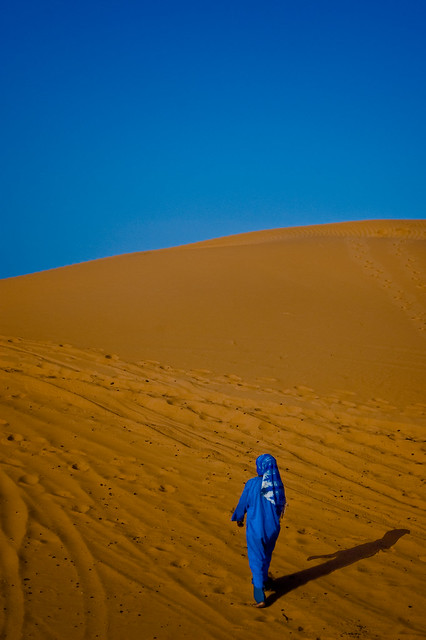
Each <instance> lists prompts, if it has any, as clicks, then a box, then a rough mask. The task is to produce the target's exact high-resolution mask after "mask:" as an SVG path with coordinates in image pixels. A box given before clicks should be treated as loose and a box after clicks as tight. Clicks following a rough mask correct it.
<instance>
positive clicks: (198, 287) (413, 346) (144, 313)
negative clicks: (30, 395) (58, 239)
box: [0, 221, 426, 402]
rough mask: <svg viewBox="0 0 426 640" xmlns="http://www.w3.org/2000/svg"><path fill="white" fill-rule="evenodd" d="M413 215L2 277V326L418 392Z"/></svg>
mask: <svg viewBox="0 0 426 640" xmlns="http://www.w3.org/2000/svg"><path fill="white" fill-rule="evenodd" d="M425 237H426V223H425V222H424V221H412V222H410V221H405V222H404V221H392V222H390V221H387V222H386V221H384V222H380V221H379V222H362V223H346V224H337V225H320V226H318V227H306V228H299V229H288V230H276V231H269V232H259V233H254V234H245V235H242V236H234V237H230V238H224V239H220V240H217V241H211V242H206V243H200V244H198V245H188V246H186V247H181V248H177V249H168V250H162V251H154V252H145V253H140V254H131V255H125V256H120V257H116V258H110V259H105V260H98V261H95V262H91V263H85V264H81V265H76V266H72V267H67V268H62V269H57V270H53V271H49V272H43V273H40V274H35V275H31V276H25V277H20V278H11V279H8V280H3V281H0V299H1V304H2V310H1V317H0V333H2V334H3V335H18V336H22V337H25V338H31V339H42V340H53V341H55V342H63V341H65V342H69V343H71V344H73V345H75V346H77V347H83V348H86V347H97V348H103V349H106V350H110V351H113V352H114V353H117V354H119V355H120V356H121V357H123V358H125V359H127V360H137V359H141V358H150V359H155V360H160V361H162V362H164V363H166V364H169V365H171V366H177V367H179V368H186V369H187V368H197V367H206V366H207V367H208V368H209V369H211V370H212V371H215V372H217V373H225V372H227V373H233V374H237V375H243V376H245V377H257V376H267V377H271V378H276V379H277V381H278V385H279V386H280V387H282V385H283V384H284V385H285V386H286V387H288V386H293V385H297V384H304V385H308V386H311V387H313V388H315V389H317V390H319V391H321V392H327V393H328V392H330V391H332V390H333V389H335V388H343V389H345V390H349V389H350V390H353V391H355V392H357V393H361V394H363V395H364V397H366V395H368V396H370V397H372V396H374V395H377V396H379V397H380V398H382V399H385V400H390V401H392V402H395V401H397V402H405V401H415V400H421V398H422V394H423V388H424V382H425V376H424V372H425V350H424V347H425V341H424V339H425V332H424V329H425V317H426V313H425V303H424V300H425V279H424V275H425V268H426V267H425V262H426V251H425Z"/></svg>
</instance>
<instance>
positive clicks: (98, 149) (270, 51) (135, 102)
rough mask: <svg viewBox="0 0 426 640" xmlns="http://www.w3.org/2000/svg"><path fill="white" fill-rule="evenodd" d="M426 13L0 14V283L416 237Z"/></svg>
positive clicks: (30, 4)
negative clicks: (78, 266) (392, 225)
mask: <svg viewBox="0 0 426 640" xmlns="http://www.w3.org/2000/svg"><path fill="white" fill-rule="evenodd" d="M425 26H426V3H425V2H424V0H404V1H402V0H401V1H399V2H395V1H392V0H386V1H385V0H380V1H379V0H358V1H357V2H355V1H354V0H352V1H347V0H298V1H297V2H294V1H292V2H290V1H287V0H262V2H261V1H260V0H259V1H257V2H255V1H253V0H244V1H242V0H241V1H240V0H235V1H234V0H226V2H224V1H223V2H222V1H221V0H216V1H215V2H203V1H202V0H197V1H195V0H194V1H188V0H179V1H178V0H176V1H174V2H173V1H169V0H156V1H155V2H154V1H152V0H151V1H150V2H145V1H144V0H102V1H101V0H84V1H82V0H73V1H72V2H71V1H69V0H68V1H66V0H2V3H1V19H0V55H1V60H2V63H1V65H0V81H1V87H2V99H1V101H0V123H1V125H0V126H1V144H0V164H1V167H0V169H1V174H0V175H1V183H0V206H1V209H2V218H1V219H2V222H1V235H0V237H1V240H0V277H9V276H14V275H19V274H24V273H30V272H34V271H40V270H43V269H49V268H53V267H58V266H62V265H65V264H72V263H76V262H81V261H85V260H90V259H95V258H99V257H105V256H109V255H117V254H120V253H127V252H132V251H143V250H147V249H156V248H162V247H167V246H173V245H180V244H185V243H189V242H194V241H198V240H203V239H208V238H213V237H219V236H223V235H229V234H232V233H241V232H245V231H253V230H258V229H266V228H275V227H286V226H295V225H306V224H317V223H323V222H334V221H336V222H337V221H341V220H355V219H368V218H425V217H426V215H425V204H426V135H425V129H426V124H425V121H426V118H425V114H426V80H425V78H426V69H425V66H426V38H425V36H424V33H425Z"/></svg>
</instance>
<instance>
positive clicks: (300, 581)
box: [266, 529, 410, 606]
mask: <svg viewBox="0 0 426 640" xmlns="http://www.w3.org/2000/svg"><path fill="white" fill-rule="evenodd" d="M406 533H410V531H409V530H408V529H393V530H392V531H388V532H387V533H385V535H384V536H383V538H380V539H379V540H374V541H373V542H366V543H364V544H360V545H358V546H356V547H352V549H344V550H343V551H336V552H335V553H330V554H329V555H326V556H311V557H310V558H308V560H319V559H320V558H331V559H330V560H328V562H323V563H322V564H318V565H316V566H315V567H312V568H310V569H304V570H303V571H298V572H297V573H292V574H290V575H288V576H282V577H281V578H276V579H275V580H274V581H273V584H272V586H271V590H272V591H273V592H274V593H272V595H270V596H269V597H268V598H267V599H266V605H267V606H269V605H271V604H273V603H274V602H275V601H276V600H278V598H281V597H282V596H284V595H285V594H286V593H289V592H290V591H293V589H297V588H298V587H301V586H302V585H304V584H306V583H307V582H310V581H311V580H316V579H317V578H321V577H322V576H327V575H328V574H329V573H332V572H333V571H336V570H337V569H342V568H343V567H347V566H348V565H350V564H353V563H354V562H358V560H363V559H364V558H370V557H371V556H374V555H375V554H376V553H378V552H379V551H384V550H385V549H390V548H391V547H392V546H393V545H394V544H395V543H396V542H398V540H399V539H400V538H402V536H405V534H406Z"/></svg>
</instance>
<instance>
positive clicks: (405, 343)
mask: <svg viewBox="0 0 426 640" xmlns="http://www.w3.org/2000/svg"><path fill="white" fill-rule="evenodd" d="M425 234H426V224H425V223H424V222H410V221H405V222H404V221H397V222H396V221H383V222H365V223H350V224H349V223H348V224H347V225H324V226H321V227H311V228H302V229H290V230H276V231H270V232H259V233H257V234H246V235H243V236H234V237H231V238H225V239H219V240H217V241H209V242H206V243H200V244H197V245H188V246H187V247H181V248H176V249H170V250H164V251H158V252H146V253H141V254H133V255H126V256H120V257H117V258H110V259H105V260H100V261H96V262H93V263H86V264H82V265H76V266H73V267H67V268H63V269H58V270H54V271H50V272H44V273H40V274H34V275H31V276H25V277H22V278H12V279H9V280H3V281H0V300H1V305H2V309H1V318H0V333H1V334H2V336H3V337H2V338H1V339H0V354H1V357H0V397H1V405H0V439H1V449H0V452H1V453H0V455H1V468H0V496H1V498H0V499H1V502H0V504H1V511H0V518H1V531H0V572H1V577H2V580H1V583H0V584H1V588H0V634H1V637H4V638H6V639H7V640H15V639H16V640H18V639H21V638H25V639H27V638H34V639H37V640H38V639H40V640H41V639H45V638H46V639H49V638H58V639H70V640H75V639H80V638H85V639H90V640H92V639H94V638H105V639H106V638H109V639H113V640H115V639H117V640H118V639H121V638H128V639H130V640H132V639H133V638H135V639H136V638H144V639H145V638H157V639H158V640H162V639H172V638H173V639H175V638H177V639H179V638H199V637H201V638H206V639H208V638H218V639H222V638H223V639H225V638H229V637H234V638H236V639H239V638H241V639H242V638H245V639H248V640H251V639H253V640H254V639H255V638H258V637H259V635H262V636H264V637H268V638H271V639H275V638H277V639H278V638H283V637H289V638H300V639H315V638H321V640H334V639H336V638H366V639H382V638H392V639H395V640H396V639H397V638H400V639H401V640H402V639H404V640H408V639H417V638H423V637H425V636H426V628H425V625H424V614H423V609H424V606H423V605H424V595H423V592H424V586H423V585H424V567H425V560H426V555H425V551H424V536H425V524H426V522H425V520H426V518H425V515H424V514H425V493H424V473H423V464H424V450H425V447H424V442H425V440H424V426H425V416H426V398H425V394H424V389H425V381H426V376H425V342H424V318H425V305H424V291H425V278H424V275H425V251H424V249H425V245H424V239H425ZM264 451H269V452H271V453H272V454H273V455H275V456H276V458H277V460H278V462H279V464H280V467H281V469H282V472H283V479H284V482H285V485H286V489H287V494H288V500H289V507H288V510H287V512H286V516H285V520H284V523H283V530H282V533H281V536H280V539H279V542H278V544H277V548H276V552H275V554H274V558H273V563H272V567H271V568H272V572H273V574H274V577H275V579H276V580H275V586H274V590H273V591H272V592H270V593H269V596H268V604H269V605H270V606H269V607H267V608H266V609H264V610H262V611H260V610H254V609H252V608H251V607H250V606H249V605H250V602H251V585H250V575H249V570H248V565H247V558H246V554H245V544H244V531H242V530H239V529H237V528H236V527H235V526H233V525H232V524H231V523H230V521H229V518H230V514H231V513H232V510H233V508H234V506H235V504H236V501H237V499H238V497H239V494H240V491H241V489H242V487H243V483H244V482H245V481H246V480H247V479H248V478H249V477H250V476H252V475H253V469H254V460H255V458H256V456H257V455H258V454H259V453H262V452H264Z"/></svg>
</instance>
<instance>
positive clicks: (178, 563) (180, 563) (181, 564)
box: [170, 558, 190, 569]
mask: <svg viewBox="0 0 426 640" xmlns="http://www.w3.org/2000/svg"><path fill="white" fill-rule="evenodd" d="M189 565H190V562H189V560H188V559H187V558H179V559H177V560H173V562H171V563H170V566H171V567H176V568H177V569H183V568H185V567H189Z"/></svg>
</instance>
